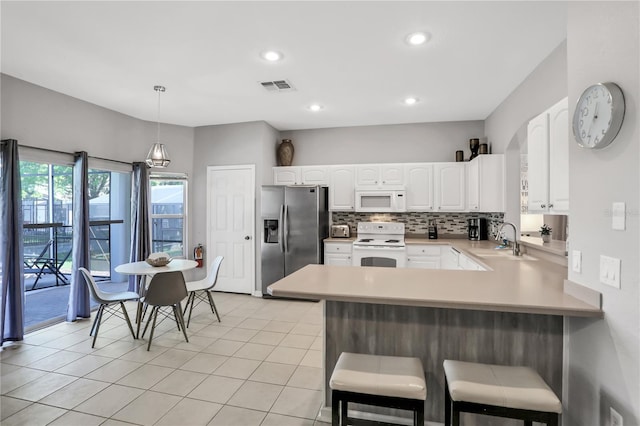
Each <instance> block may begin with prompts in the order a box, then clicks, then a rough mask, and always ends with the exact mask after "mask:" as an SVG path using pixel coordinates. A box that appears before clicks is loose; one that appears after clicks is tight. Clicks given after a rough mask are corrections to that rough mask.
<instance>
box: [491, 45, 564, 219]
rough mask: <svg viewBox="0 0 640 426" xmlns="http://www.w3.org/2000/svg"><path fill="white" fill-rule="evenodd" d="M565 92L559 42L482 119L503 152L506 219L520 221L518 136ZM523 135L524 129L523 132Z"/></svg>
mask: <svg viewBox="0 0 640 426" xmlns="http://www.w3.org/2000/svg"><path fill="white" fill-rule="evenodd" d="M566 96H567V43H566V42H563V43H562V44H560V45H559V46H558V47H557V48H556V49H555V50H554V51H553V52H552V53H551V54H550V55H549V56H548V57H547V58H546V59H545V60H544V61H543V62H541V63H540V65H538V67H537V68H536V69H535V70H534V71H533V72H532V73H531V74H529V76H528V77H527V78H526V79H525V80H524V81H523V82H522V83H521V84H520V85H519V86H518V87H517V88H516V89H515V90H514V91H513V92H512V93H511V94H510V95H509V96H508V97H507V99H505V100H504V101H503V102H502V103H501V104H500V105H499V106H498V107H497V108H496V109H495V111H493V112H492V113H491V114H490V115H489V117H487V119H486V120H485V124H484V128H485V136H486V137H487V140H488V141H489V142H490V143H491V144H492V146H493V147H494V150H495V152H504V153H505V164H506V176H507V179H506V185H507V187H506V191H507V192H506V210H505V215H504V216H505V217H504V219H505V221H507V222H512V223H514V224H515V225H516V226H518V227H519V225H520V143H521V141H520V139H519V138H518V137H517V136H516V135H517V134H519V133H520V132H519V130H521V129H522V127H523V126H525V129H526V123H528V122H529V120H530V119H531V118H533V117H535V116H537V115H538V114H540V113H542V112H543V111H545V110H546V109H547V108H549V107H550V106H552V105H554V104H555V103H556V102H558V101H559V100H560V99H562V98H564V97H566ZM525 135H526V133H525Z"/></svg>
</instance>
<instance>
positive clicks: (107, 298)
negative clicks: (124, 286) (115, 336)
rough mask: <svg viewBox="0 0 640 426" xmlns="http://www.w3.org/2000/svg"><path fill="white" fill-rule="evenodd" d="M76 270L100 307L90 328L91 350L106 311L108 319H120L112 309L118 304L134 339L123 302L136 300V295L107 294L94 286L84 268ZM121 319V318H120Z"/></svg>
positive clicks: (122, 292) (124, 292) (125, 292)
mask: <svg viewBox="0 0 640 426" xmlns="http://www.w3.org/2000/svg"><path fill="white" fill-rule="evenodd" d="M78 270H79V271H80V272H81V273H82V275H83V276H84V280H85V282H86V283H87V287H88V288H89V293H90V294H91V297H92V298H93V300H95V301H96V302H98V303H100V307H99V308H98V312H96V318H95V320H94V321H93V326H92V327H91V332H90V333H89V336H93V343H92V344H91V347H92V348H93V347H94V346H95V345H96V339H97V338H98V330H99V329H100V324H101V322H102V316H103V315H104V312H105V311H106V312H107V313H108V314H110V315H109V317H108V318H111V317H112V316H113V315H115V316H117V317H120V316H119V315H118V310H117V309H115V308H113V307H112V305H115V304H120V307H121V308H122V314H123V315H124V320H125V321H126V322H127V325H128V326H129V331H131V335H132V336H133V338H134V339H135V338H136V335H135V333H134V332H133V327H132V326H131V320H130V319H129V314H128V313H127V308H126V307H125V306H124V302H126V301H128V300H138V298H139V297H140V296H138V293H134V292H132V291H120V292H117V293H109V292H105V291H102V290H100V288H98V285H97V284H96V282H95V280H94V279H93V276H91V272H89V270H88V269H86V268H82V267H80V268H78ZM120 318H122V317H120Z"/></svg>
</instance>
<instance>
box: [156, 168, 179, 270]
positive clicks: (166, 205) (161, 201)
mask: <svg viewBox="0 0 640 426" xmlns="http://www.w3.org/2000/svg"><path fill="white" fill-rule="evenodd" d="M150 180H151V224H152V229H151V251H152V252H159V251H162V252H166V253H168V254H169V255H170V256H172V257H186V251H185V246H186V237H185V236H186V229H187V214H186V205H187V177H186V175H169V174H166V175H165V174H153V175H151V179H150Z"/></svg>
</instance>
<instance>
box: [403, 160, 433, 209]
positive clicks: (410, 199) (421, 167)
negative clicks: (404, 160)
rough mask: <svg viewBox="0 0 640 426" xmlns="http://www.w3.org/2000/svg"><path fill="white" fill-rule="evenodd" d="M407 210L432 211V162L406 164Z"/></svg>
mask: <svg viewBox="0 0 640 426" xmlns="http://www.w3.org/2000/svg"><path fill="white" fill-rule="evenodd" d="M405 176H406V178H407V180H406V182H407V211H410V212H412V211H413V212H431V211H433V164H426V163H425V164H407V165H406V166H405Z"/></svg>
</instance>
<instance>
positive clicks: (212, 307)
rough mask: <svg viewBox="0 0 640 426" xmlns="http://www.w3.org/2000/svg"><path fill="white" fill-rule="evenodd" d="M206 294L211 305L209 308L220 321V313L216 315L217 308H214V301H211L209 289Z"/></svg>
mask: <svg viewBox="0 0 640 426" xmlns="http://www.w3.org/2000/svg"><path fill="white" fill-rule="evenodd" d="M207 296H209V305H210V306H211V310H212V311H213V313H214V314H216V317H217V318H218V322H222V321H220V315H218V308H216V303H215V302H214V301H213V296H211V292H210V291H207Z"/></svg>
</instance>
